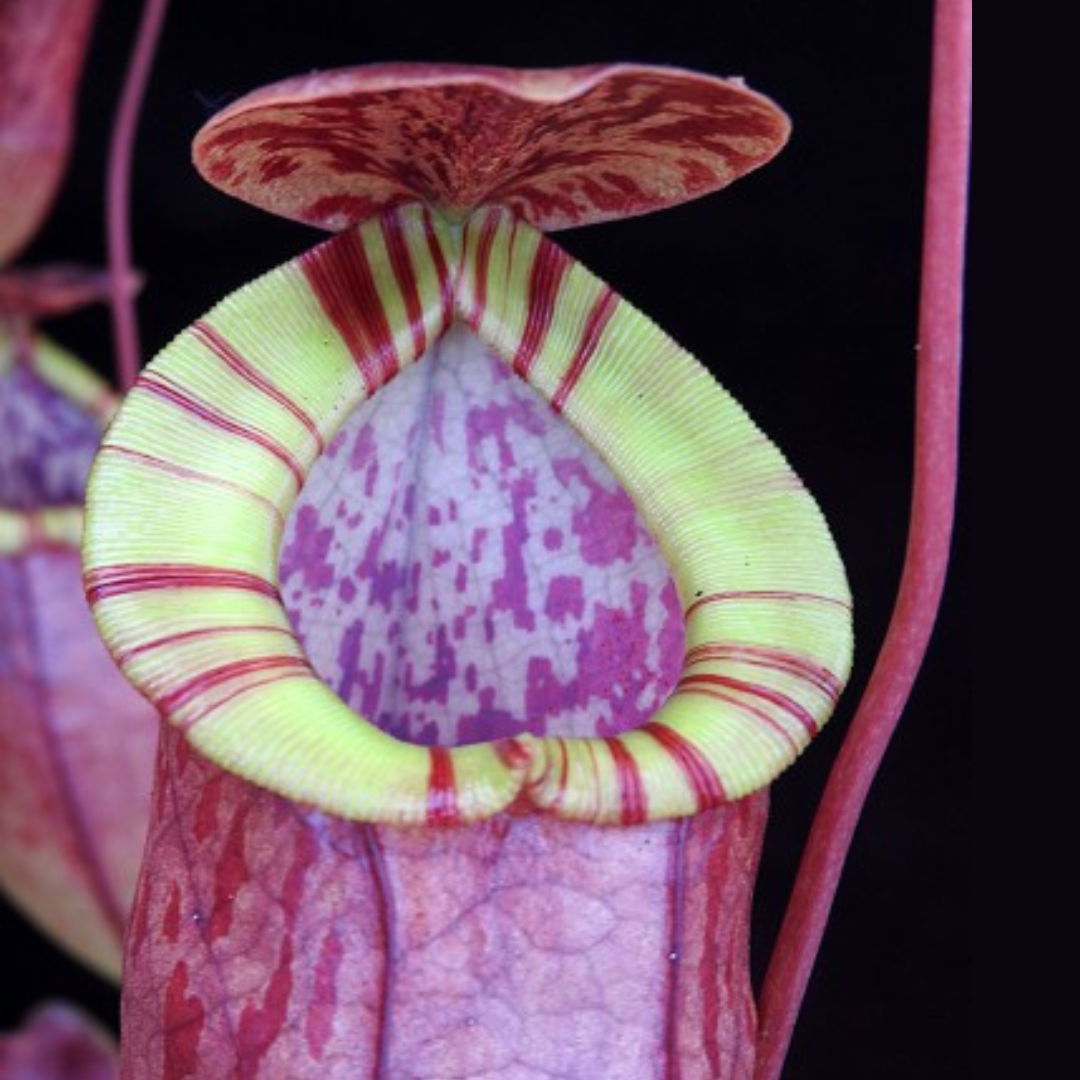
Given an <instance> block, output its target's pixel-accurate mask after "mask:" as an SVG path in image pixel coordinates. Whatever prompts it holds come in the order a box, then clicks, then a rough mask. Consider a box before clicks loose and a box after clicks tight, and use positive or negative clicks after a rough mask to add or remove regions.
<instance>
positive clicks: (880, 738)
mask: <svg viewBox="0 0 1080 1080" xmlns="http://www.w3.org/2000/svg"><path fill="white" fill-rule="evenodd" d="M931 78H932V81H931V100H930V133H929V156H928V162H927V177H926V203H925V218H924V224H923V263H922V284H921V293H920V304H919V354H918V365H917V376H916V378H917V385H916V427H915V462H914V483H913V493H912V506H911V524H910V528H909V533H908V547H907V553H906V556H905V560H904V570H903V574H902V577H901V581H900V589H899V593H898V596H897V601H896V606H895V608H894V610H893V616H892V620H891V622H890V624H889V629H888V633H887V634H886V637H885V643H884V645H883V646H882V649H881V653H880V654H879V656H878V660H877V664H876V666H875V668H874V671H873V673H872V675H871V677H870V682H869V685H868V686H867V689H866V692H865V694H864V696H863V699H862V701H861V702H860V705H859V708H858V711H857V712H856V715H855V717H854V719H853V720H852V723H851V728H850V730H849V732H848V735H847V738H846V739H845V741H844V745H843V747H842V748H841V751H840V754H839V756H838V758H837V761H836V764H835V765H834V767H833V770H832V773H831V775H830V777H829V782H828V784H827V786H826V789H825V794H824V796H823V797H822V800H821V805H820V806H819V808H818V812H817V815H816V817H815V820H814V824H813V827H812V829H811V832H810V837H809V840H808V841H807V845H806V850H805V852H804V853H803V859H802V863H801V865H800V867H799V872H798V875H797V877H796V880H795V886H794V888H793V890H792V895H791V899H790V901H789V904H788V909H787V912H786V914H785V916H784V922H783V925H782V926H781V928H780V933H779V935H778V937H777V942H776V946H775V948H774V950H773V954H772V957H771V959H770V963H769V968H768V971H767V973H766V977H765V983H764V987H763V989H762V994H761V1003H760V1017H761V1024H760V1029H759V1034H758V1050H757V1063H756V1068H755V1072H754V1080H776V1078H777V1077H778V1076H779V1075H780V1071H781V1069H782V1068H783V1065H784V1058H785V1056H786V1054H787V1049H788V1045H789V1043H790V1041H791V1034H792V1031H793V1029H794V1027H795V1021H796V1018H797V1016H798V1012H799V1008H800V1006H801V1004H802V999H803V995H804V993H805V990H806V986H807V983H808V981H809V978H810V972H811V969H812V967H813V964H814V959H815V957H816V955H817V952H818V948H819V946H820V943H821V938H822V935H823V934H824V930H825V924H826V921H827V920H828V917H829V911H830V908H831V906H832V901H833V897H834V896H835V894H836V889H837V885H838V883H839V879H840V874H841V871H842V869H843V864H844V859H845V857H846V855H847V852H848V849H849V847H850V845H851V839H852V836H853V834H854V831H855V827H856V825H857V823H858V819H859V816H860V813H861V811H862V807H863V803H864V802H865V799H866V795H867V792H868V790H869V788H870V784H871V782H872V781H873V778H874V775H875V773H876V772H877V769H878V766H879V764H880V763H881V759H882V756H883V755H884V753H885V749H886V747H887V745H888V742H889V739H890V738H891V736H892V733H893V731H894V730H895V728H896V725H897V722H898V721H899V719H900V714H901V712H902V710H903V708H904V705H905V703H906V701H907V698H908V694H909V692H910V690H911V687H912V684H913V683H914V681H915V677H916V675H917V674H918V670H919V667H920V665H921V663H922V658H923V656H924V654H925V652H926V648H927V644H928V642H929V639H930V635H931V632H932V630H933V626H934V620H935V618H936V615H937V610H938V606H939V602H940V598H941V592H942V588H943V586H944V581H945V572H946V567H947V564H948V559H949V541H950V536H951V533H952V522H953V513H954V502H955V489H956V457H957V449H956V443H957V428H958V420H959V415H958V414H959V388H960V350H961V314H962V298H963V269H964V236H965V224H966V213H967V191H968V163H969V154H970V151H969V143H970V123H971V0H938V2H937V5H936V9H935V16H934V56H933V68H932V76H931Z"/></svg>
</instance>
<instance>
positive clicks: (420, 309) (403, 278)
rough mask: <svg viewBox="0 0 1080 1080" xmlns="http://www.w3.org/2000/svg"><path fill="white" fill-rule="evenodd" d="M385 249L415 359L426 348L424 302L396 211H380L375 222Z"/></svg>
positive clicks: (399, 217) (421, 354) (422, 353)
mask: <svg viewBox="0 0 1080 1080" xmlns="http://www.w3.org/2000/svg"><path fill="white" fill-rule="evenodd" d="M379 226H380V228H381V229H382V234H383V240H384V241H385V243H386V250H387V252H389V254H390V266H391V268H392V269H393V271H394V280H395V281H396V282H397V286H398V289H399V290H400V292H401V298H402V299H403V300H404V301H405V314H406V316H407V317H408V320H409V331H410V333H411V334H412V339H413V351H414V353H415V354H416V358H417V359H419V358H420V357H421V356H423V355H424V350H425V349H426V348H427V330H426V329H425V327H424V305H423V304H422V303H421V302H420V291H419V290H418V289H417V287H416V272H415V271H414V270H413V265H412V257H411V256H410V255H409V246H408V244H407V243H406V242H405V232H404V229H403V228H402V223H401V216H400V215H399V214H397V213H393V212H391V213H389V214H384V215H383V216H382V218H381V219H380V221H379Z"/></svg>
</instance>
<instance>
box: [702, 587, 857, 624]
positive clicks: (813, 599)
mask: <svg viewBox="0 0 1080 1080" xmlns="http://www.w3.org/2000/svg"><path fill="white" fill-rule="evenodd" d="M741 600H780V601H804V600H805V601H808V602H810V603H816V604H832V605H834V606H835V607H839V608H843V609H844V610H845V611H850V610H851V604H849V603H848V602H847V601H846V600H837V599H836V597H834V596H820V595H819V594H817V593H806V592H787V591H783V590H779V589H749V590H747V591H745V592H719V593H710V594H709V595H708V596H699V597H698V598H697V599H696V600H695V601H694V602H693V603H692V604H691V605H690V606H689V607H688V608H687V609H686V618H688V619H689V618H690V616H691V615H693V614H694V612H695V611H697V610H698V609H699V608H703V607H705V605H706V604H726V603H729V602H731V601H741Z"/></svg>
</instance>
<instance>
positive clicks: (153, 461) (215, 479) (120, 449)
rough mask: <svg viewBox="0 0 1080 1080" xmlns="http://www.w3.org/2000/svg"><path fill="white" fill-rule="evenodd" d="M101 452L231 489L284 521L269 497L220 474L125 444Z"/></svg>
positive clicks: (170, 473)
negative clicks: (176, 462) (201, 469)
mask: <svg viewBox="0 0 1080 1080" xmlns="http://www.w3.org/2000/svg"><path fill="white" fill-rule="evenodd" d="M101 452H102V453H105V452H108V453H110V454H118V455H119V456H120V457H125V458H128V459H129V460H131V461H138V462H139V463H140V464H143V465H148V466H150V467H151V468H152V469H156V470H158V471H159V472H163V473H167V474H168V475H169V476H176V477H179V478H180V479H181V480H197V481H199V482H200V483H204V484H212V485H213V486H214V487H220V488H224V489H225V490H226V491H232V492H234V493H235V494H237V495H242V496H243V497H244V498H246V499H251V500H252V502H257V503H259V505H260V506H263V507H265V508H266V509H267V510H269V511H270V513H271V514H273V515H274V517H276V518H277V519H278V521H280V522H281V523H282V525H284V523H285V518H284V517H283V516H282V513H281V511H280V510H279V509H278V508H277V507H276V506H275V505H274V504H273V503H272V502H271V501H270V500H269V499H267V498H266V497H264V496H262V495H259V494H258V493H257V492H254V491H252V490H251V489H250V488H246V487H244V486H243V485H242V484H234V483H233V482H232V481H230V480H223V479H222V478H221V477H220V476H211V475H210V474H209V473H204V472H200V471H199V470H198V469H189V468H187V467H186V466H184V465H177V464H175V463H174V462H172V461H165V460H163V459H162V458H159V457H154V456H153V454H144V453H143V452H142V451H141V450H129V449H128V448H127V447H126V446H114V445H113V444H112V443H105V444H104V445H103V446H102V447H101Z"/></svg>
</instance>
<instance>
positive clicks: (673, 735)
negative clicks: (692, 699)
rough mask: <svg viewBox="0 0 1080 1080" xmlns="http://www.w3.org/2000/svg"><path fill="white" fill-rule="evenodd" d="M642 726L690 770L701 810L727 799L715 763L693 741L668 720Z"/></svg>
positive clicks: (683, 766) (641, 729)
mask: <svg viewBox="0 0 1080 1080" xmlns="http://www.w3.org/2000/svg"><path fill="white" fill-rule="evenodd" d="M638 730H639V731H643V732H644V733H645V734H646V735H651V736H652V737H653V738H654V739H655V740H656V741H657V742H658V743H659V744H660V745H661V746H662V747H663V748H664V749H665V750H666V751H667V752H668V754H670V755H671V757H672V758H673V759H674V760H675V762H676V763H677V764H678V766H679V768H680V769H682V771H683V772H684V773H685V774H686V778H687V779H688V780H689V781H690V788H691V790H692V791H693V792H694V797H695V798H696V799H697V808H698V810H707V809H709V808H710V807H713V806H719V805H720V803H723V802H727V793H726V792H725V791H724V785H723V783H722V782H721V780H720V777H719V776H717V774H716V770H715V769H714V768H713V766H712V763H711V762H710V761H709V759H708V758H707V757H705V755H704V754H703V753H702V752H701V751H700V750H699V749H698V748H697V747H696V746H695V745H694V744H693V743H692V742H690V741H689V740H688V739H686V738H684V737H683V736H682V735H680V734H679V733H678V732H677V731H676V730H675V729H674V728H670V727H667V726H666V725H664V724H657V723H652V724H646V725H645V726H644V727H641V728H639V729H638Z"/></svg>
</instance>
